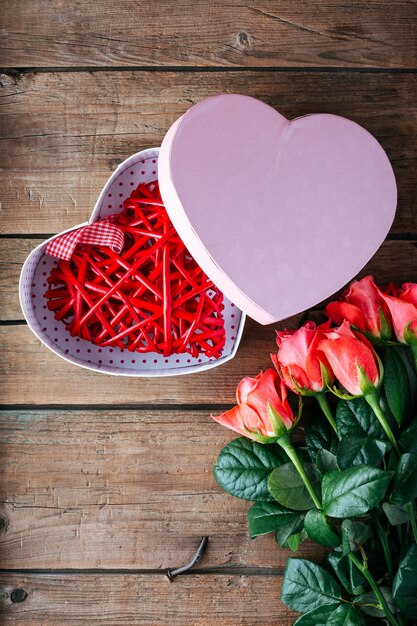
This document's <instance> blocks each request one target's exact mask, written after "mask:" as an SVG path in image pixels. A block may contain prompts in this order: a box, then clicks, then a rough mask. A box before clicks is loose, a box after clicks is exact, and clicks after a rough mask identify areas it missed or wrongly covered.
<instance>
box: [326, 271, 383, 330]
mask: <svg viewBox="0 0 417 626" xmlns="http://www.w3.org/2000/svg"><path fill="white" fill-rule="evenodd" d="M325 313H326V315H327V316H328V317H329V318H330V319H331V320H332V321H333V322H334V323H335V324H339V325H340V324H342V322H343V321H345V320H346V321H348V322H349V323H350V324H351V325H352V326H354V327H355V328H357V329H358V330H360V331H361V332H363V333H366V334H368V335H369V336H370V337H375V338H376V339H390V337H391V335H392V332H391V323H390V322H391V316H390V313H389V309H388V307H387V305H386V303H385V302H384V299H383V298H381V296H380V295H379V290H378V287H377V286H376V285H375V283H374V279H373V277H372V276H365V278H362V280H356V281H354V282H353V283H352V284H351V285H350V287H349V289H348V290H347V291H345V292H344V294H343V296H342V298H341V300H340V301H339V302H330V303H329V304H328V305H327V306H326V308H325Z"/></svg>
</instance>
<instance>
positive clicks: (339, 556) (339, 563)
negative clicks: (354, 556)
mask: <svg viewBox="0 0 417 626" xmlns="http://www.w3.org/2000/svg"><path fill="white" fill-rule="evenodd" d="M327 560H328V561H329V563H330V565H331V566H332V568H333V570H334V572H335V574H336V576H337V577H338V578H339V580H340V582H341V583H342V585H343V586H344V588H345V589H346V591H347V592H348V594H350V595H358V594H360V593H363V592H364V589H363V585H364V583H366V581H365V578H364V576H363V574H361V572H360V571H359V570H358V569H357V567H355V566H354V565H353V563H352V561H351V560H350V559H349V558H348V556H345V555H343V553H342V552H339V551H336V550H332V552H330V554H329V555H328V557H327Z"/></svg>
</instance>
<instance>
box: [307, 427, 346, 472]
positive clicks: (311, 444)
mask: <svg viewBox="0 0 417 626" xmlns="http://www.w3.org/2000/svg"><path fill="white" fill-rule="evenodd" d="M337 444H338V438H337V436H336V435H335V433H334V431H333V429H332V428H331V426H330V425H329V423H328V422H327V421H323V419H321V420H320V421H315V422H310V423H309V424H308V425H307V427H306V446H307V450H308V453H309V455H310V458H311V460H312V461H313V463H316V462H317V455H318V454H319V452H320V451H321V450H327V451H328V452H331V453H332V454H336V450H337Z"/></svg>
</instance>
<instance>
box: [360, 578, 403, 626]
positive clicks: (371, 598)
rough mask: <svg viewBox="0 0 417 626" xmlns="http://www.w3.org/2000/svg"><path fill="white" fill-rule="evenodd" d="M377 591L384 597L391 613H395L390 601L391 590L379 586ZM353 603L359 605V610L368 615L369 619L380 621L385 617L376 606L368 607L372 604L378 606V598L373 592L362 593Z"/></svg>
mask: <svg viewBox="0 0 417 626" xmlns="http://www.w3.org/2000/svg"><path fill="white" fill-rule="evenodd" d="M379 589H380V591H381V593H382V595H383V596H384V598H385V600H386V603H387V604H388V606H389V609H390V611H391V613H395V611H396V608H395V605H394V601H393V599H392V593H391V589H390V588H389V587H381V586H380V587H379ZM354 602H355V604H358V605H360V610H361V611H362V612H363V613H365V614H366V615H370V616H371V617H380V618H381V619H383V618H384V617H385V613H384V611H382V609H380V608H379V607H378V606H369V605H372V604H375V605H378V604H379V601H378V598H377V597H376V595H375V594H374V592H373V591H368V593H364V594H363V595H361V596H358V597H357V598H355V600H354Z"/></svg>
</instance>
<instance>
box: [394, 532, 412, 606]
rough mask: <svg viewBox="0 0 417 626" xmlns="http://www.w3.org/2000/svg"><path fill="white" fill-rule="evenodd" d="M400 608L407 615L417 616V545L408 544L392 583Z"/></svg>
mask: <svg viewBox="0 0 417 626" xmlns="http://www.w3.org/2000/svg"><path fill="white" fill-rule="evenodd" d="M392 594H393V598H394V601H395V604H396V605H397V607H398V609H399V610H400V611H401V612H402V613H404V615H406V616H407V617H412V618H417V545H416V544H415V543H413V544H411V545H410V546H408V548H407V550H406V552H405V554H404V555H403V557H402V559H401V561H400V566H399V568H398V571H397V573H396V575H395V578H394V582H393V585H392Z"/></svg>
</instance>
